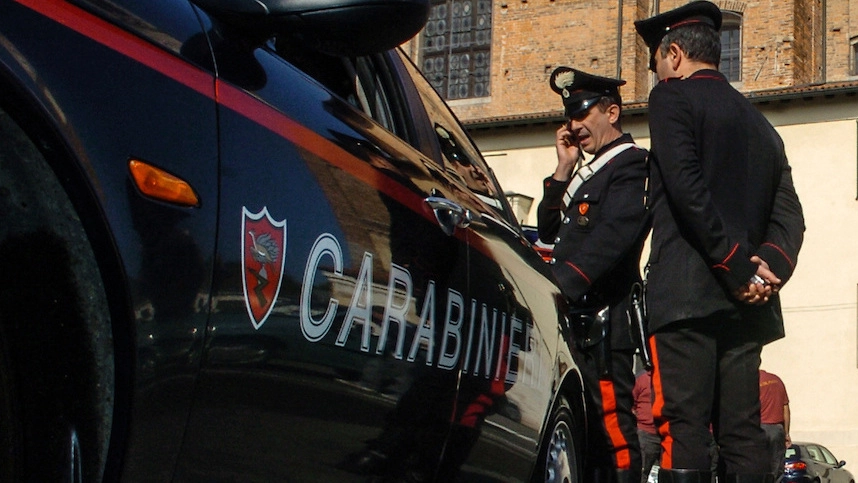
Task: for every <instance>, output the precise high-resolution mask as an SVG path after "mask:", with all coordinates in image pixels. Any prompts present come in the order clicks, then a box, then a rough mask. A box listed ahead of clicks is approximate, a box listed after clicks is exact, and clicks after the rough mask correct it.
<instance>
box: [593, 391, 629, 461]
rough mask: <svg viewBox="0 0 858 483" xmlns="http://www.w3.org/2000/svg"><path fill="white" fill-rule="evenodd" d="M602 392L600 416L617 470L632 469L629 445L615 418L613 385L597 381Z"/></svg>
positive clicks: (615, 408)
mask: <svg viewBox="0 0 858 483" xmlns="http://www.w3.org/2000/svg"><path fill="white" fill-rule="evenodd" d="M599 388H600V389H601V392H602V414H603V415H604V416H603V420H604V423H605V428H607V430H608V436H609V437H610V438H611V443H612V444H613V445H614V448H615V449H617V451H616V458H617V468H618V469H621V470H627V469H629V468H631V467H632V458H631V456H630V455H629V443H628V441H626V438H625V437H624V436H623V432H622V431H621V430H620V420H619V418H618V417H617V398H616V396H615V395H614V384H613V383H612V382H611V381H599Z"/></svg>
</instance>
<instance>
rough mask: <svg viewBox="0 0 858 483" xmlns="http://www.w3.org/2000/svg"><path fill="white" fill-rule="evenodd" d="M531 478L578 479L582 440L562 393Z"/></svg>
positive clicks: (574, 482) (572, 482) (549, 482)
mask: <svg viewBox="0 0 858 483" xmlns="http://www.w3.org/2000/svg"><path fill="white" fill-rule="evenodd" d="M548 429H549V431H547V432H546V434H545V436H544V440H543V447H542V451H541V452H540V458H539V466H538V467H537V469H538V471H537V473H536V475H535V477H534V479H533V481H534V482H544V483H578V482H580V481H581V474H580V464H579V462H580V457H581V449H582V446H581V445H582V444H583V442H582V441H581V439H580V435H581V432H580V431H579V428H578V426H577V425H576V422H575V418H574V413H573V412H572V408H571V406H570V405H569V401H568V400H567V399H566V398H565V397H563V396H561V397H560V400H559V401H558V403H557V407H556V408H555V410H554V412H553V414H552V416H551V424H550V425H549V426H548Z"/></svg>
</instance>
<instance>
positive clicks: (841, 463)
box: [836, 460, 846, 468]
mask: <svg viewBox="0 0 858 483" xmlns="http://www.w3.org/2000/svg"><path fill="white" fill-rule="evenodd" d="M844 466H846V460H840V463H837V466H836V468H842V467H844Z"/></svg>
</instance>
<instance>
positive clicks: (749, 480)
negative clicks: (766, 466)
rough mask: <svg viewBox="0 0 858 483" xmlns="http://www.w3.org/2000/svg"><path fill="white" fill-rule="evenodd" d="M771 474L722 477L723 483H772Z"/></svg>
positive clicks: (742, 474) (773, 477) (741, 474)
mask: <svg viewBox="0 0 858 483" xmlns="http://www.w3.org/2000/svg"><path fill="white" fill-rule="evenodd" d="M774 481H775V475H773V474H771V473H739V474H736V473H731V474H727V475H724V483H774Z"/></svg>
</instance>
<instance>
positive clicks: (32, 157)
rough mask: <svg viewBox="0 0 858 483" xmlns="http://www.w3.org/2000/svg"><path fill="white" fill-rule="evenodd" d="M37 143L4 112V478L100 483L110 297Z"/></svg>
mask: <svg viewBox="0 0 858 483" xmlns="http://www.w3.org/2000/svg"><path fill="white" fill-rule="evenodd" d="M36 144H37V143H34V142H33V141H32V140H31V139H30V137H28V136H27V134H26V133H25V131H24V130H23V129H22V128H21V126H20V125H19V124H17V123H16V122H15V121H14V120H13V118H12V117H11V116H10V115H9V114H8V113H7V111H5V110H4V109H3V106H0V481H4V482H7V481H8V482H19V481H67V482H77V481H87V482H90V481H94V482H98V481H101V479H102V475H103V471H104V467H105V463H106V461H107V450H108V445H109V435H110V428H111V425H112V415H113V400H114V394H113V388H114V378H113V376H114V360H113V343H112V340H113V339H112V334H111V329H110V327H111V325H110V316H109V310H108V303H107V296H106V292H105V289H104V284H103V282H102V278H101V274H100V271H99V269H98V264H97V262H96V257H95V253H94V250H93V248H92V246H91V244H90V243H89V240H88V237H87V234H86V232H85V230H84V227H83V224H82V223H81V221H80V218H79V216H78V214H77V212H76V211H75V209H74V207H73V204H72V202H71V199H70V198H69V196H68V194H67V193H66V191H65V190H64V187H63V185H62V183H61V182H60V178H59V177H58V176H57V175H56V174H55V173H54V171H53V170H52V169H51V166H50V165H49V163H48V162H47V160H46V158H45V157H44V156H43V155H42V153H41V152H40V151H39V149H37V147H36ZM38 144H39V145H41V146H46V144H45V143H41V142H40V143H38Z"/></svg>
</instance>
